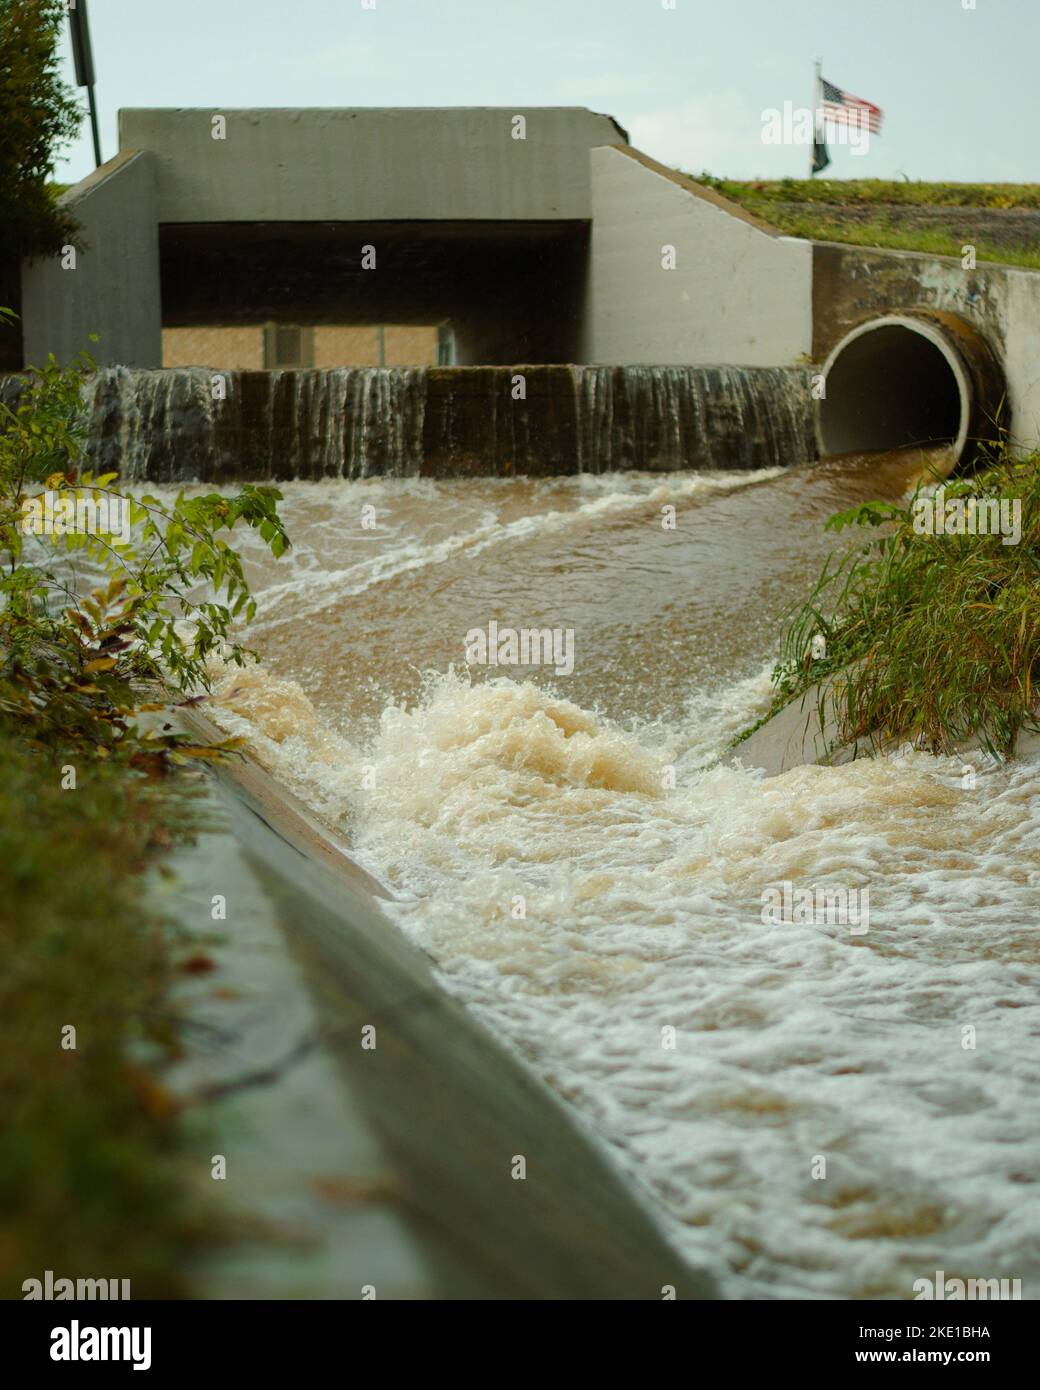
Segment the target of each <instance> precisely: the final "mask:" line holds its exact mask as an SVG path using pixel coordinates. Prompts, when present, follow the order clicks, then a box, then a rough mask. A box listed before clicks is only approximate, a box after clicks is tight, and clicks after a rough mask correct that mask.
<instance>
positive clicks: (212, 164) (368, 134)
mask: <svg viewBox="0 0 1040 1390" xmlns="http://www.w3.org/2000/svg"><path fill="white" fill-rule="evenodd" d="M518 116H522V117H523V118H524V121H525V122H526V126H525V129H524V138H523V139H516V138H514V130H517V129H519V127H517V125H516V117H518ZM214 117H221V118H223V121H224V123H225V124H224V127H223V134H224V138H223V139H214V134H220V133H221V129H222V128H221V126H220V125H219V123H218V124H216V125H215V124H214ZM624 138H625V137H624V133H623V132H622V131H621V130H620V128H619V127H618V126H617V124H616V123H615V122H614V121H613V120H612V119H611V117H609V116H599V115H596V114H595V113H594V112H591V111H586V110H585V109H584V108H583V107H538V108H533V109H531V110H529V111H524V110H523V109H522V108H521V109H519V110H518V109H516V108H512V107H453V108H440V109H432V110H429V109H424V108H422V107H414V108H413V107H399V108H394V107H390V108H380V107H363V108H360V109H356V110H354V109H350V108H328V109H326V108H312V109H304V110H299V109H297V110H290V109H280V108H272V109H260V108H254V109H248V110H223V111H220V110H213V109H208V108H207V109H182V110H124V111H120V113H119V146H120V149H130V148H134V149H137V148H140V149H148V150H152V151H153V152H154V154H155V157H156V160H157V163H158V169H159V180H158V182H159V221H160V222H255V221H285V222H291V221H295V220H297V219H300V218H304V219H306V220H307V221H348V222H366V221H371V222H378V221H395V220H410V219H420V220H423V221H431V220H437V219H445V220H449V221H466V220H482V219H488V220H491V219H507V220H510V221H525V220H531V219H534V220H538V219H569V218H577V219H587V218H588V217H589V216H590V211H589V168H588V150H589V148H590V146H592V145H606V144H616V143H618V141H619V140H623V139H624Z"/></svg>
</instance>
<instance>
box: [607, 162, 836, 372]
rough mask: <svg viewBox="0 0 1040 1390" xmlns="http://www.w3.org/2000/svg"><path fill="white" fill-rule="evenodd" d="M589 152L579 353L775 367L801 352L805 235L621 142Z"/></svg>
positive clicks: (632, 360) (808, 255)
mask: <svg viewBox="0 0 1040 1390" xmlns="http://www.w3.org/2000/svg"><path fill="white" fill-rule="evenodd" d="M590 163H591V169H592V218H593V221H592V247H591V257H590V267H589V283H588V295H587V304H588V310H587V318H586V335H585V358H586V361H589V362H611V363H618V364H624V365H637V364H650V363H653V364H656V365H659V366H664V365H669V364H687V365H698V364H700V365H703V364H708V363H719V364H729V365H735V366H750V367H778V366H787V365H790V364H792V363H794V362H796V361H797V360H798V358H799V357H800V356H801V355H802V354H808V352H809V351H810V348H811V345H812V314H811V302H812V246H811V244H810V243H809V242H807V241H797V240H794V239H792V238H788V237H782V236H779V235H777V234H776V233H775V232H773V231H772V230H771V229H769V228H766V227H765V226H764V225H763V224H761V223H759V222H758V221H757V220H756V219H754V218H751V217H748V216H746V215H744V214H742V213H741V211H740V210H739V209H738V208H735V207H733V205H731V204H727V203H724V202H723V200H722V199H720V198H717V197H716V196H715V195H714V194H713V193H712V192H711V191H710V190H708V189H705V188H703V187H701V186H700V185H698V184H695V183H693V182H692V181H691V180H689V179H685V178H683V177H682V175H679V174H676V173H674V171H673V170H670V169H667V168H665V167H664V166H663V165H660V164H657V163H656V161H654V160H651V159H648V158H647V157H646V156H643V155H639V154H637V153H636V152H635V151H632V150H629V149H627V148H623V147H617V146H615V147H612V148H601V149H594V150H592V151H591V154H590ZM668 246H671V247H674V248H675V258H676V266H675V269H674V270H666V269H664V268H663V266H662V256H663V254H664V251H663V248H665V247H668Z"/></svg>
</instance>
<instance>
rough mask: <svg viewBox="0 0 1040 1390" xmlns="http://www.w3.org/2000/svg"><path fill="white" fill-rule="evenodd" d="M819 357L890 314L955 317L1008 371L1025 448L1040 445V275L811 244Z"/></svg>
mask: <svg viewBox="0 0 1040 1390" xmlns="http://www.w3.org/2000/svg"><path fill="white" fill-rule="evenodd" d="M812 308H813V356H814V358H815V359H816V360H817V361H823V360H824V359H825V358H826V356H827V354H828V353H829V352H830V351H831V349H832V348H833V347H834V346H835V345H836V344H837V343H838V342H839V341H840V340H841V339H842V338H843V337H844V336H845V334H846V333H848V332H849V330H850V329H852V328H855V327H856V326H857V325H858V324H861V323H863V322H865V321H867V320H868V319H874V318H879V317H882V316H884V315H885V314H890V313H906V312H908V311H921V310H925V311H930V312H933V313H938V314H947V315H954V316H956V317H957V318H959V319H962V320H963V321H964V322H965V323H967V324H969V325H970V326H971V327H972V328H974V329H975V330H976V331H977V332H978V333H979V334H980V336H981V337H982V338H983V339H984V340H985V342H986V343H987V344H988V345H989V348H990V349H991V351H992V352H993V354H994V356H995V357H996V359H997V360H998V362H1000V363H1001V364H1002V366H1003V369H1004V375H1005V379H1006V381H1007V395H1008V400H1007V408H1008V411H1009V414H1010V419H1011V426H1012V432H1013V435H1014V438H1015V440H1016V442H1017V443H1018V444H1019V446H1020V447H1023V448H1031V447H1033V446H1034V445H1035V444H1036V443H1037V442H1040V272H1037V271H1033V270H1019V269H1016V268H1015V267H1012V266H1003V265H992V264H989V263H980V264H977V265H976V267H975V268H974V269H967V268H966V267H965V266H963V265H962V263H961V262H960V261H959V260H957V259H955V258H954V257H952V256H926V255H922V254H920V253H919V252H916V251H882V250H875V249H873V248H870V247H862V246H844V245H838V244H837V243H834V242H816V243H814V244H813V282H812Z"/></svg>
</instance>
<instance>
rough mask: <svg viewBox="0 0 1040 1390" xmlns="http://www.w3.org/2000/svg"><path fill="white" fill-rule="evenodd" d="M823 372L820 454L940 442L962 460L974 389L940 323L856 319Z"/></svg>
mask: <svg viewBox="0 0 1040 1390" xmlns="http://www.w3.org/2000/svg"><path fill="white" fill-rule="evenodd" d="M823 375H824V379H825V392H826V394H825V395H824V397H823V399H821V400H820V401H819V402H818V404H817V411H816V435H817V443H818V444H819V448H820V455H821V457H827V456H828V455H834V454H857V453H871V452H875V451H887V450H891V449H905V448H909V447H911V446H914V445H920V446H922V447H927V446H929V445H936V444H946V445H950V446H952V448H953V452H954V457H955V458H956V459H957V460H958V461H959V460H960V458H961V456H962V454H963V453H964V449H965V445H966V444H967V442H968V434H969V428H970V424H971V420H972V417H973V414H974V410H975V388H974V385H973V383H972V378H971V375H970V373H969V371H968V369H967V367H966V365H965V362H964V359H963V358H962V356H961V354H960V352H959V351H958V350H957V348H956V347H955V346H954V344H953V342H952V341H951V340H950V338H948V337H947V336H946V334H945V333H944V332H943V331H942V329H940V328H938V327H935V326H933V325H932V324H931V323H928V322H927V321H925V320H923V319H917V318H913V317H911V316H909V315H896V314H891V315H886V317H884V318H880V319H874V320H872V321H871V322H870V323H864V324H861V325H860V326H859V327H858V328H854V329H853V330H852V332H851V333H849V334H847V335H846V336H845V337H844V338H843V339H842V340H841V342H840V343H838V345H837V346H836V347H835V348H834V350H833V351H832V353H831V354H830V356H829V357H828V358H827V361H826V363H825V364H824V368H823Z"/></svg>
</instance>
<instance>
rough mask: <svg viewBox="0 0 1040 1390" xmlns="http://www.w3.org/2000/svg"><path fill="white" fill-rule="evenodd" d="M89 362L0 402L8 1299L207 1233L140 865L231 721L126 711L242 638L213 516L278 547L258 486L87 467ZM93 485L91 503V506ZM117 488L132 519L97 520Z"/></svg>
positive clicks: (46, 375)
mask: <svg viewBox="0 0 1040 1390" xmlns="http://www.w3.org/2000/svg"><path fill="white" fill-rule="evenodd" d="M4 317H9V314H6V313H5V311H0V320H2V319H3V318H4ZM88 367H89V363H84V364H83V365H82V366H79V367H75V368H70V369H60V368H58V367H57V366H56V365H55V364H54V363H53V361H52V362H51V363H49V364H48V365H47V366H46V367H44V368H42V369H41V370H39V371H36V372H34V373H32V374H30V376H29V377H28V378H27V380H26V383H25V385H24V386H23V389H22V394H21V397H20V399H19V402H18V404H17V405H16V406H15V407H14V408H9V407H8V406H0V789H2V795H0V903H2V905H3V906H2V910H0V956H2V968H0V1113H2V1115H3V1124H2V1126H0V1297H7V1298H12V1297H14V1298H17V1297H21V1296H22V1295H21V1290H22V1285H23V1283H24V1281H25V1280H27V1279H42V1278H43V1276H44V1272H45V1271H46V1270H48V1269H49V1270H53V1271H54V1273H55V1275H56V1276H57V1277H62V1278H71V1279H76V1278H90V1279H101V1278H112V1279H129V1280H130V1281H131V1294H132V1296H133V1297H135V1298H141V1297H156V1296H164V1295H165V1296H169V1295H172V1294H177V1293H182V1292H185V1289H184V1284H183V1271H184V1269H185V1266H186V1263H187V1259H188V1257H189V1255H190V1254H191V1253H192V1252H193V1251H194V1250H195V1249H196V1248H197V1247H198V1245H199V1243H200V1241H202V1240H204V1239H209V1238H210V1234H211V1232H212V1230H213V1226H214V1222H213V1219H212V1213H211V1212H206V1213H204V1212H203V1211H202V1199H201V1197H200V1193H201V1191H202V1187H203V1185H202V1184H201V1183H200V1181H199V1178H200V1174H199V1172H198V1162H197V1159H196V1162H195V1166H194V1171H192V1170H191V1169H190V1168H189V1166H188V1165H187V1163H186V1149H185V1145H184V1139H183V1135H184V1129H183V1126H182V1123H181V1122H182V1113H181V1110H180V1108H179V1107H178V1105H177V1104H176V1102H175V1101H174V1099H173V1097H172V1096H171V1095H170V1094H169V1093H168V1091H166V1090H165V1088H164V1087H163V1084H162V1070H163V1066H164V1064H165V1063H166V1062H167V1061H168V1060H170V1059H171V1058H173V1057H175V1056H176V1055H177V1051H178V1046H179V1043H178V1038H179V1030H178V1020H177V1018H176V1017H175V1015H174V1010H173V1009H172V1008H171V1005H170V1003H169V1000H168V998H167V991H168V989H169V986H170V983H171V981H172V980H173V979H174V978H175V977H176V974H177V971H178V968H179V966H180V965H182V964H183V963H185V958H186V957H187V956H188V955H189V949H188V947H187V945H186V943H185V942H183V941H182V940H178V939H177V938H176V937H175V936H174V935H173V933H172V931H171V928H170V925H169V924H168V923H166V922H164V921H163V920H161V918H160V917H159V915H158V914H157V912H156V910H155V908H154V901H155V899H154V895H151V894H149V892H148V889H147V884H146V882H145V878H144V875H145V873H146V871H148V870H160V871H161V868H162V859H163V854H164V852H165V851H166V850H167V849H168V848H169V847H170V846H171V845H172V844H174V843H175V842H177V841H178V840H180V839H181V838H183V837H184V836H188V835H190V834H191V833H192V831H193V829H194V828H195V816H194V814H193V808H192V799H191V796H190V792H191V787H192V779H191V777H190V776H189V775H188V774H187V771H186V769H187V768H188V767H190V766H195V767H197V766H198V760H199V759H203V760H205V759H211V760H212V759H215V758H219V757H222V756H226V755H227V754H228V752H229V751H230V749H231V743H232V742H233V741H229V742H228V743H227V744H223V745H213V746H199V745H196V744H193V743H192V742H191V741H190V740H189V739H188V738H187V737H186V736H185V735H183V734H179V733H177V732H176V731H173V730H170V729H169V728H166V729H159V728H155V727H151V728H149V726H148V721H147V720H146V719H143V718H142V717H141V715H142V711H145V710H148V709H149V708H153V709H154V706H152V707H150V706H148V705H142V703H141V698H142V697H141V695H140V689H141V683H142V682H144V681H155V680H166V679H171V680H172V681H174V682H175V683H176V684H178V685H179V686H180V687H181V688H184V689H191V688H192V687H193V686H197V685H199V684H200V683H204V682H205V669H206V661H207V658H208V656H209V655H210V653H212V652H213V651H214V650H220V649H222V648H224V649H225V650H226V651H227V653H228V655H229V656H230V657H231V659H232V660H239V661H241V660H242V659H243V658H244V655H245V654H244V653H243V652H242V650H241V649H240V648H238V647H236V646H235V645H234V643H233V640H232V637H231V630H232V625H233V622H234V619H235V617H236V615H238V614H240V613H242V612H246V613H248V612H249V611H250V607H251V599H250V597H249V591H248V588H247V586H246V584H245V580H244V578H243V576H242V572H241V564H240V561H239V558H238V555H237V553H236V552H235V551H234V550H233V549H232V548H231V547H230V546H229V545H228V544H227V543H226V542H225V541H224V539H223V538H222V536H221V535H220V534H219V533H220V532H221V531H224V530H229V529H231V528H232V527H234V526H235V524H236V523H237V522H239V521H242V522H244V523H245V524H247V525H249V526H252V527H255V528H256V529H257V530H259V531H260V532H261V534H262V535H263V537H264V539H265V540H267V541H268V543H269V544H270V546H271V548H272V549H273V550H274V551H275V553H276V554H278V553H281V551H282V550H284V548H285V546H286V545H287V540H286V537H285V533H284V530H283V528H282V526H281V522H280V520H279V519H278V516H277V512H276V510H275V503H276V500H277V498H278V496H279V494H278V493H277V492H275V491H274V490H272V489H268V488H253V487H251V486H249V485H246V486H245V487H244V488H243V489H242V492H241V493H240V494H238V496H236V497H230V498H224V497H220V496H218V495H216V494H210V495H209V496H207V497H198V498H194V499H183V498H178V499H177V501H176V502H174V503H173V504H171V505H163V504H161V503H159V502H158V501H157V500H156V499H154V498H141V499H136V500H133V501H131V500H130V499H129V498H128V497H127V496H126V494H123V493H121V492H120V491H119V490H118V488H117V487H116V486H115V479H114V475H109V476H107V477H100V478H97V477H93V476H92V475H91V474H90V473H89V471H86V470H85V469H84V467H83V464H84V458H83V446H84V424H83V421H82V418H81V411H80V392H81V389H82V381H83V374H84V371H85V370H86V369H87V368H88ZM45 499H50V503H49V504H48V505H50V504H53V506H54V507H62V511H61V512H55V513H54V516H57V517H59V518H60V519H62V526H61V528H60V529H59V528H57V527H56V528H54V529H53V530H52V531H46V532H43V533H41V534H36V535H34V536H28V535H27V532H26V524H27V518H31V517H33V516H35V518H36V520H39V519H40V516H41V515H42V511H43V507H44V500H45ZM94 504H99V505H100V506H102V507H103V508H104V509H105V510H104V511H103V512H100V513H92V511H91V507H93V506H94ZM27 506H28V508H29V509H30V510H27ZM121 507H127V508H128V509H129V510H128V513H125V512H124V515H128V516H129V522H130V524H131V526H132V533H131V534H130V536H129V538H121V536H124V532H123V531H122V528H121V527H119V528H115V527H113V528H112V529H111V530H106V529H105V527H104V525H103V524H102V518H104V517H107V518H108V520H109V522H111V518H112V516H113V515H114V514H115V513H114V512H113V508H115V509H116V510H117V511H118V509H119V508H121ZM65 508H70V509H71V512H69V511H66V510H65ZM33 509H35V511H33ZM70 515H71V517H72V520H71V521H70V520H69V517H70ZM52 519H53V518H52ZM34 524H35V523H34ZM88 575H89V576H90V578H89V579H87V577H86V576H88ZM94 585H96V586H97V587H92V586H94ZM199 587H203V588H208V589H209V591H210V593H211V594H212V595H213V597H212V598H211V599H210V600H209V601H207V602H205V603H203V604H201V605H199V604H195V603H193V602H192V600H191V597H190V596H191V594H192V593H194V592H196V591H197V589H198V588H199ZM70 1030H74V1031H70ZM208 1171H209V1170H208V1165H205V1172H206V1174H208Z"/></svg>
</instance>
